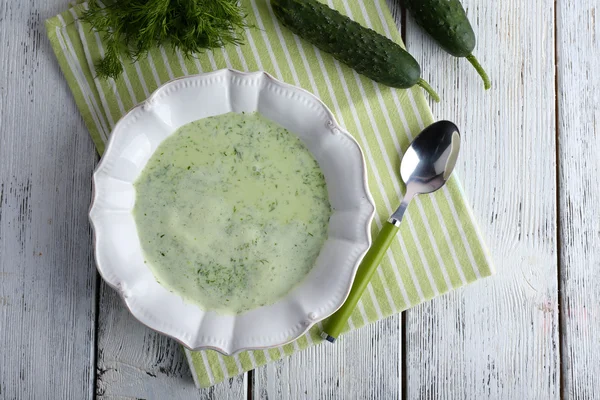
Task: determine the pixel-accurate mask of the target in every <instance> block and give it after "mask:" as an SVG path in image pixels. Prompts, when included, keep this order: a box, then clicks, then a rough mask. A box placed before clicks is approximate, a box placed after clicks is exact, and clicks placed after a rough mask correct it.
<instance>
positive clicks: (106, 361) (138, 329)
mask: <svg viewBox="0 0 600 400" xmlns="http://www.w3.org/2000/svg"><path fill="white" fill-rule="evenodd" d="M99 304H100V306H99V320H98V360H97V387H96V394H97V396H98V399H115V398H117V399H118V398H143V399H148V400H150V399H159V400H160V399H170V400H177V399H182V400H183V399H218V400H221V399H223V400H225V399H232V400H234V399H235V400H241V399H246V388H247V383H246V380H245V376H244V375H241V376H239V377H236V378H232V379H230V380H229V381H227V382H223V383H221V384H219V385H216V386H214V387H212V388H209V389H204V390H198V389H196V387H195V386H194V381H193V379H192V375H191V373H190V369H189V366H188V363H187V360H186V358H185V354H184V352H183V349H182V348H181V346H180V345H179V344H178V343H177V342H175V341H174V340H172V339H169V338H167V337H166V336H163V335H161V334H158V333H156V332H154V331H152V330H151V329H149V328H147V327H145V326H144V325H142V324H141V323H139V322H138V321H137V320H136V319H135V318H134V317H133V316H132V315H131V314H130V313H129V311H127V309H126V308H125V305H124V304H123V302H122V301H121V299H120V298H119V296H118V295H117V293H116V292H115V291H114V290H112V289H111V288H110V287H108V286H107V285H105V284H104V283H103V284H102V286H101V290H100V303H99Z"/></svg>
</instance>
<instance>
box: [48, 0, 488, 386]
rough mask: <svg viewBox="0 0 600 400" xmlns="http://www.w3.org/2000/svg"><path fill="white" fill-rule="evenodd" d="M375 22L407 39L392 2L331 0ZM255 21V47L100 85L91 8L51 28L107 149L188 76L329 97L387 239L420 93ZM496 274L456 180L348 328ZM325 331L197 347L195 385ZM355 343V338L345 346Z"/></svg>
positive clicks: (160, 65) (405, 229)
mask: <svg viewBox="0 0 600 400" xmlns="http://www.w3.org/2000/svg"><path fill="white" fill-rule="evenodd" d="M323 1H328V2H329V5H330V6H331V7H334V8H336V9H337V10H339V11H340V12H342V13H344V14H346V15H348V16H350V17H351V18H352V19H354V20H356V21H358V22H360V23H361V24H363V25H364V26H367V27H370V28H372V29H375V30H376V31H378V32H380V33H382V34H384V35H386V36H388V37H390V38H392V39H393V40H395V41H397V42H398V43H400V42H401V38H400V35H399V33H398V31H397V29H396V26H395V24H394V20H393V18H392V16H391V14H390V12H389V10H388V9H387V6H386V4H385V0H374V1H372V2H362V1H353V0H323ZM241 2H242V4H243V5H244V6H245V7H246V10H247V12H248V17H247V19H248V22H249V23H250V24H251V25H252V26H254V27H255V28H253V29H249V30H247V32H246V33H247V39H246V44H245V45H242V46H239V47H235V46H228V47H226V48H224V49H219V50H215V51H213V52H207V53H205V54H200V55H198V58H197V59H186V58H184V57H182V55H181V54H180V53H178V52H172V51H171V50H170V49H165V48H157V49H155V50H153V51H151V52H150V54H149V56H148V58H147V59H144V60H140V61H138V62H136V63H134V64H129V63H126V64H125V65H124V68H125V72H124V74H123V75H122V76H121V77H120V78H119V79H117V80H112V79H110V80H104V79H97V78H95V76H96V72H95V69H94V63H95V62H96V61H97V60H98V59H99V58H100V57H102V55H103V54H104V48H103V44H102V39H101V37H100V36H99V35H98V34H97V33H95V32H94V31H91V30H90V27H89V26H86V24H85V23H83V22H82V21H81V20H80V19H79V17H80V16H81V14H82V12H83V11H84V10H85V9H86V8H87V4H86V3H79V4H73V5H72V6H71V8H70V9H69V10H67V11H65V12H63V13H62V14H60V15H57V16H56V17H53V18H50V19H49V20H47V21H46V27H47V32H48V36H49V38H50V41H51V43H52V47H53V49H54V51H55V53H56V56H57V58H58V61H59V64H60V67H61V69H62V71H63V73H64V75H65V78H66V79H67V81H68V83H69V86H70V88H71V90H72V92H73V95H74V96H75V101H76V102H77V106H78V107H79V110H80V111H81V114H82V115H83V118H84V120H85V123H86V125H87V127H88V129H89V131H90V134H91V136H92V139H93V140H94V143H95V144H96V147H97V149H98V152H99V153H100V154H102V152H103V150H104V146H105V144H106V142H107V140H108V136H109V134H110V132H111V130H112V127H113V126H114V124H115V122H117V121H118V120H119V118H120V117H121V116H122V115H123V114H125V113H126V112H127V110H129V109H130V108H132V107H133V106H134V105H136V104H137V103H139V102H141V101H143V100H144V99H146V98H147V97H148V96H149V95H150V94H151V93H152V91H154V90H155V89H156V88H157V87H158V86H160V85H161V84H163V83H165V82H167V81H169V80H171V79H173V78H176V77H179V76H182V75H188V74H196V73H202V72H207V71H213V70H217V69H221V68H234V69H238V70H243V71H255V70H265V71H267V72H269V73H271V74H272V75H274V76H275V77H277V78H278V79H280V80H283V81H285V82H288V83H291V84H294V85H297V86H301V87H303V88H304V89H306V90H308V91H310V92H312V93H314V94H315V95H316V96H317V97H319V98H320V99H322V100H323V101H324V102H325V103H326V104H327V105H328V106H329V107H330V108H331V109H332V111H333V112H334V114H335V115H336V117H337V119H338V121H339V122H340V124H341V125H342V126H343V127H345V128H346V129H347V130H348V132H350V133H351V134H353V135H354V137H355V138H356V140H357V141H358V142H359V143H360V145H361V147H362V149H363V151H364V154H365V157H366V161H367V165H368V178H369V187H370V189H371V193H372V194H373V198H374V200H375V204H376V207H377V214H376V215H375V218H374V223H373V226H372V231H373V234H374V235H375V234H376V233H377V232H378V231H379V229H380V228H381V226H382V223H383V222H385V220H386V219H387V218H388V216H389V215H390V214H391V213H392V212H393V211H394V209H395V208H396V207H397V206H398V204H399V203H400V200H399V198H400V197H401V193H402V192H403V190H404V188H403V187H402V186H403V185H402V184H401V180H400V175H399V166H400V159H401V157H402V154H403V151H404V150H405V149H406V148H407V146H408V145H409V143H410V142H411V140H412V139H413V138H414V137H415V136H416V135H417V134H418V133H419V132H420V131H421V130H422V129H423V128H424V127H425V126H427V125H429V124H430V123H432V122H433V117H432V116H431V112H430V110H429V107H428V105H427V101H426V99H425V97H424V95H423V93H422V92H421V89H420V88H417V87H414V88H412V89H410V90H395V89H390V88H388V87H385V86H381V85H378V84H376V83H374V82H373V81H371V80H369V79H367V78H365V77H363V76H360V75H358V74H357V73H356V72H354V71H353V70H352V69H350V68H347V67H346V66H344V65H341V64H339V63H338V62H336V61H335V60H334V59H333V58H332V57H330V56H329V55H328V54H326V53H322V52H320V51H318V50H317V49H316V48H314V47H313V46H312V45H309V44H308V43H306V42H304V41H303V40H301V39H300V38H298V37H296V36H294V35H292V34H291V33H290V32H289V31H288V30H287V29H285V28H284V27H282V26H280V25H279V24H278V22H277V20H276V19H275V16H274V15H273V11H272V9H271V7H270V5H269V2H268V1H267V0H242V1H241ZM492 273H493V268H492V266H491V260H490V256H489V253H488V251H487V250H486V247H485V245H484V243H483V241H482V239H481V236H480V234H479V231H478V228H477V226H476V223H475V221H474V220H473V215H472V214H471V210H470V208H469V206H468V205H467V204H466V203H465V200H464V197H463V194H462V192H461V187H460V184H459V183H458V180H457V179H456V178H455V177H454V178H452V179H451V180H450V181H449V182H448V185H446V187H445V188H444V189H443V190H440V191H438V192H436V193H434V194H432V195H428V196H420V197H419V198H418V199H417V200H416V201H414V202H413V204H412V205H411V206H410V208H409V210H408V212H407V214H405V220H404V222H403V223H402V227H401V229H400V232H399V234H398V237H397V240H395V241H394V242H393V244H392V246H391V248H390V250H389V251H388V252H387V256H386V257H384V260H383V263H382V265H381V267H380V268H379V269H378V271H377V273H376V274H375V275H374V278H373V280H372V282H371V284H370V285H369V287H368V290H367V291H366V292H365V295H364V296H363V298H362V300H361V301H360V302H359V305H358V308H357V309H356V311H355V312H354V314H353V315H352V318H351V320H350V321H349V322H348V325H347V326H346V330H347V331H348V330H351V329H357V328H360V327H362V326H364V325H365V324H368V323H372V322H375V321H377V320H380V319H382V318H385V317H387V316H390V315H392V314H395V313H398V312H400V311H402V310H406V309H407V308H409V307H412V306H415V305H417V304H419V303H421V302H423V301H426V300H428V299H431V298H433V297H435V296H438V295H440V294H442V293H445V292H447V291H449V290H451V289H454V288H457V287H460V286H463V285H466V284H467V283H470V282H473V281H475V280H477V279H480V278H483V277H486V276H489V275H491V274H492ZM321 342H322V339H321V338H320V337H319V327H318V326H315V327H313V329H311V330H310V331H309V332H308V333H307V334H306V335H304V336H302V337H301V338H300V339H298V340H296V341H295V342H294V343H291V344H288V345H286V346H282V347H279V348H274V349H270V350H264V351H246V352H242V353H240V354H238V355H236V356H233V357H225V356H222V355H220V354H218V353H216V352H214V351H198V352H190V351H187V350H186V354H187V356H188V360H189V363H190V367H191V370H192V371H193V375H194V379H195V381H196V384H197V385H198V386H199V387H208V386H211V385H214V384H216V383H219V382H221V381H223V380H225V379H228V378H230V377H233V376H236V375H238V374H241V373H243V372H245V371H249V370H251V369H253V368H256V367H258V366H261V365H264V364H266V363H268V362H271V361H275V360H279V359H281V358H283V357H285V356H289V355H291V354H293V353H295V352H297V351H300V350H303V349H305V348H307V347H309V346H313V345H316V344H318V343H321ZM336 345H337V346H343V345H344V344H343V341H341V342H340V343H338V344H336Z"/></svg>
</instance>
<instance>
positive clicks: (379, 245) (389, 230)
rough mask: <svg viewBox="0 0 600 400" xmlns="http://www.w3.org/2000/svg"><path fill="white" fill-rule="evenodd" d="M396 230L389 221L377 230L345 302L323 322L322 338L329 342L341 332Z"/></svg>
mask: <svg viewBox="0 0 600 400" xmlns="http://www.w3.org/2000/svg"><path fill="white" fill-rule="evenodd" d="M397 232H398V227H397V226H396V225H394V224H392V223H391V222H385V223H384V225H383V228H382V229H381V232H379V234H378V235H377V237H376V238H375V240H374V241H373V244H372V245H371V248H370V249H369V251H368V252H367V254H366V255H365V258H363V260H362V262H361V263H360V266H359V267H358V271H357V272H356V278H354V283H353V284H352V289H350V294H349V295H348V298H347V299H346V302H345V303H344V304H343V305H342V307H341V308H340V309H339V310H337V311H336V312H335V313H334V314H333V315H332V316H331V317H329V319H328V320H327V321H326V322H325V329H324V331H323V333H322V334H321V336H322V337H323V338H325V339H327V340H328V341H330V342H334V341H335V339H337V337H338V336H339V334H340V333H341V332H342V329H343V328H344V326H345V325H346V321H348V318H350V315H351V314H352V312H353V311H354V309H355V308H356V303H358V300H359V299H360V296H362V293H363V292H364V291H365V289H366V288H367V285H368V284H369V282H370V281H371V277H372V276H373V273H374V272H375V270H377V267H378V266H379V264H380V263H381V259H382V258H383V255H384V254H385V252H386V251H387V249H388V248H389V247H390V244H391V243H392V240H393V239H394V236H396V233H397Z"/></svg>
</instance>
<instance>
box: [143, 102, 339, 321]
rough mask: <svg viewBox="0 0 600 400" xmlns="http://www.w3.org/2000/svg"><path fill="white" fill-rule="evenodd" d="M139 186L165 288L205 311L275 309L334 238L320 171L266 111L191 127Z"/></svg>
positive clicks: (147, 240)
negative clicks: (330, 237) (329, 236)
mask: <svg viewBox="0 0 600 400" xmlns="http://www.w3.org/2000/svg"><path fill="white" fill-rule="evenodd" d="M134 186H135V189H136V201H135V207H134V210H133V214H134V218H135V221H136V225H137V230H138V234H139V237H140V241H141V245H142V250H143V252H144V257H145V262H146V263H147V264H148V266H149V268H150V269H151V270H152V272H153V274H154V276H155V277H156V279H157V281H158V282H159V283H160V284H161V285H163V286H164V287H165V288H167V289H168V290H170V291H172V292H173V293H176V294H178V295H180V296H182V297H183V298H184V299H185V300H186V301H188V302H190V303H194V304H197V305H198V306H199V307H200V308H202V309H204V310H213V311H216V312H219V313H226V314H232V313H233V314H235V313H241V312H244V311H247V310H250V309H253V308H256V307H259V306H262V305H268V304H272V303H274V302H276V301H277V300H278V299H280V298H281V297H283V296H285V295H286V294H287V293H288V292H289V291H290V290H291V289H292V288H293V287H294V286H295V285H296V284H298V283H299V282H300V281H302V279H303V278H304V277H305V276H306V275H307V274H308V272H309V271H310V270H311V269H312V267H313V265H314V263H315V260H316V258H317V256H318V254H319V251H320V249H321V247H322V245H323V243H324V242H325V240H326V238H327V226H328V221H329V217H330V215H331V207H330V205H329V201H328V195H327V188H326V186H325V179H324V177H323V174H322V172H321V169H320V168H319V165H318V164H317V162H316V161H315V159H314V158H313V157H312V155H311V154H310V152H309V151H308V149H307V148H306V147H305V146H304V144H303V143H302V142H301V141H300V139H298V137H297V136H296V135H294V134H292V133H290V132H288V131H287V130H286V129H284V128H283V127H281V126H279V125H278V124H276V123H274V122H272V121H270V120H268V119H266V118H264V117H263V116H261V115H260V114H257V113H251V114H248V113H246V114H236V113H229V114H224V115H219V116H215V117H209V118H204V119H201V120H198V121H194V122H191V123H189V124H187V125H184V126H183V127H181V128H180V129H179V130H177V132H175V133H174V134H173V135H171V136H170V137H169V138H167V139H166V140H165V141H164V142H163V143H161V144H160V146H159V147H158V148H157V150H156V151H155V152H154V154H153V155H152V157H151V158H150V160H149V161H148V163H147V165H146V167H145V168H144V170H143V171H142V174H141V175H140V177H139V178H138V179H137V181H136V182H135V184H134Z"/></svg>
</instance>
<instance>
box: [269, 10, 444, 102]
mask: <svg viewBox="0 0 600 400" xmlns="http://www.w3.org/2000/svg"><path fill="white" fill-rule="evenodd" d="M271 5H272V6H273V12H274V13H275V15H276V16H277V18H278V19H279V21H280V22H281V23H282V25H283V26H285V27H287V28H288V29H289V30H291V31H292V32H294V33H295V34H297V35H298V36H300V37H302V38H304V39H306V40H307V41H309V42H310V43H312V44H313V45H315V46H316V47H318V48H319V49H321V50H323V51H325V52H327V53H330V54H331V55H332V56H333V57H335V58H336V59H337V60H339V61H341V62H343V63H344V64H347V65H348V66H349V67H352V68H354V69H355V70H356V71H357V72H358V73H360V74H362V75H365V76H367V77H369V78H371V79H373V80H374V81H376V82H379V83H382V84H384V85H387V86H391V87H396V88H409V87H412V86H414V85H419V86H421V87H422V88H423V89H425V91H427V93H429V94H430V95H431V97H432V98H433V99H435V101H439V96H438V95H437V93H436V92H435V91H434V90H433V89H432V88H431V86H429V84H428V83H427V82H425V81H424V80H423V79H422V78H421V67H420V66H419V63H417V60H415V59H414V57H413V56H411V55H410V54H409V53H408V52H407V51H406V50H404V49H403V48H402V47H400V46H399V45H398V44H397V43H394V42H393V41H391V40H390V39H388V38H386V37H385V36H383V35H380V34H379V33H377V32H375V31H374V30H372V29H368V28H365V27H364V26H362V25H360V24H359V23H358V22H355V21H353V20H351V19H350V18H348V17H346V16H344V15H342V14H340V13H339V12H337V11H336V10H334V9H332V8H329V7H328V6H326V5H325V4H322V3H320V2H319V1H317V0H271Z"/></svg>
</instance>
